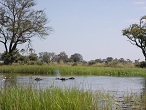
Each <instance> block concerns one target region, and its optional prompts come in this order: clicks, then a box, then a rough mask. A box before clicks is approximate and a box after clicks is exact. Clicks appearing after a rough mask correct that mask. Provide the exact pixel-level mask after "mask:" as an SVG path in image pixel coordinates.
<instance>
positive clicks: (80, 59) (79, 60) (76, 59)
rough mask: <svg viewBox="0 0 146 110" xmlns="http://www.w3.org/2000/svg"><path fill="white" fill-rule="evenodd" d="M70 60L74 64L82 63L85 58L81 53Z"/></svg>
mask: <svg viewBox="0 0 146 110" xmlns="http://www.w3.org/2000/svg"><path fill="white" fill-rule="evenodd" d="M70 59H71V60H72V61H73V62H81V61H83V56H82V55H81V54H79V53H75V54H73V55H71V57H70Z"/></svg>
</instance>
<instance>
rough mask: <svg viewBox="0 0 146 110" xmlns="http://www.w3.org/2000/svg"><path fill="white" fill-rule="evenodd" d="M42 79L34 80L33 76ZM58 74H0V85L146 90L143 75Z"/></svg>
mask: <svg viewBox="0 0 146 110" xmlns="http://www.w3.org/2000/svg"><path fill="white" fill-rule="evenodd" d="M37 77H38V78H41V79H42V80H40V81H36V80H35V78H37ZM56 77H60V76H47V75H46V76H44V75H37V76H36V75H22V74H2V73H1V74H0V87H2V88H3V87H7V86H11V85H12V86H18V85H31V86H35V87H37V88H38V89H45V88H51V87H60V88H73V87H76V88H78V89H83V90H92V91H96V90H103V91H107V92H121V93H128V92H134V93H135V92H136V93H141V92H142V91H143V90H146V78H143V77H110V76H74V78H75V79H68V78H69V77H64V78H66V79H68V80H65V81H62V80H56Z"/></svg>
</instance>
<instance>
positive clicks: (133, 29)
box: [122, 16, 146, 61]
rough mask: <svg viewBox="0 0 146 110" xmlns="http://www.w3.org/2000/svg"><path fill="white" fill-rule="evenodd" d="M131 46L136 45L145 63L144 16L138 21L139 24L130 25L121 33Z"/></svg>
mask: <svg viewBox="0 0 146 110" xmlns="http://www.w3.org/2000/svg"><path fill="white" fill-rule="evenodd" d="M122 33H123V35H124V36H126V37H127V38H128V39H129V41H130V42H131V44H133V45H136V46H137V47H139V48H140V49H141V50H142V53H143V55H144V57H145V61H146V16H143V17H142V18H141V19H140V22H139V24H132V25H130V26H129V27H128V28H126V29H124V30H123V31H122Z"/></svg>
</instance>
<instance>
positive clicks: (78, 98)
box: [0, 86, 146, 110]
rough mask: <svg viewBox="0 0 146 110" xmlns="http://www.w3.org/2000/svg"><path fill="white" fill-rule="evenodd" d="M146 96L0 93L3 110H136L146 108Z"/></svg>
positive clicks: (31, 91)
mask: <svg viewBox="0 0 146 110" xmlns="http://www.w3.org/2000/svg"><path fill="white" fill-rule="evenodd" d="M145 103H146V93H143V94H142V97H141V96H139V95H137V94H129V95H128V96H122V101H119V100H117V99H116V97H115V96H113V95H111V94H109V93H105V92H104V91H97V92H94V93H93V92H91V91H90V90H89V91H84V90H79V89H77V88H72V89H60V88H48V89H45V90H38V89H35V88H32V87H29V86H27V87H8V88H3V89H2V90H1V91H0V110H112V109H113V110H123V109H124V108H126V107H127V109H128V108H130V107H131V108H132V109H134V110H137V109H136V107H138V109H140V110H142V109H146V106H145Z"/></svg>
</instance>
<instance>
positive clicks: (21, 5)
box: [0, 0, 52, 64]
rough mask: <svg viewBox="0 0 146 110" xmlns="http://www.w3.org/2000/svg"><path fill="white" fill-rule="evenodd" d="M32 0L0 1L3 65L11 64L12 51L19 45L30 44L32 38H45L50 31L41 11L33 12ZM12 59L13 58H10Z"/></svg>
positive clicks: (0, 38) (0, 39)
mask: <svg viewBox="0 0 146 110" xmlns="http://www.w3.org/2000/svg"><path fill="white" fill-rule="evenodd" d="M35 5H36V3H35V1H34V0H1V2H0V42H1V43H2V44H3V45H4V47H5V57H8V58H5V59H6V60H7V61H5V63H7V64H9V63H13V61H14V60H12V59H13V58H9V57H11V56H12V55H14V53H13V52H14V51H15V50H16V49H17V46H18V45H19V44H24V43H26V42H27V43H28V44H30V43H31V39H32V37H39V38H43V39H44V38H45V36H47V35H49V32H51V31H52V29H51V28H50V27H48V26H46V24H47V23H48V20H47V17H46V15H45V13H44V11H43V10H34V9H33V7H34V6H35ZM12 57H13V56H12Z"/></svg>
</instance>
